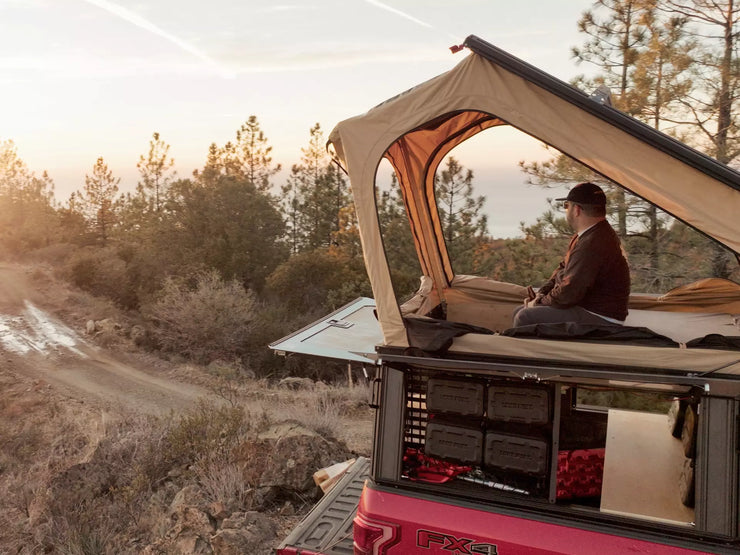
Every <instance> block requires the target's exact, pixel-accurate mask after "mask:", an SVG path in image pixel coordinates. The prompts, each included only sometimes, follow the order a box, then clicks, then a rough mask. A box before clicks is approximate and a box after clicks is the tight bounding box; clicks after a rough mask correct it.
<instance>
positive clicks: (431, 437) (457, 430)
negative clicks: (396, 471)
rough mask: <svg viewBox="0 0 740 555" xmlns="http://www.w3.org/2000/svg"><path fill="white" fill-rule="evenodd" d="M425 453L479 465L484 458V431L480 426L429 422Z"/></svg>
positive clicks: (430, 455)
mask: <svg viewBox="0 0 740 555" xmlns="http://www.w3.org/2000/svg"><path fill="white" fill-rule="evenodd" d="M424 454H426V455H427V456H429V457H437V458H439V459H445V460H451V461H455V462H459V463H464V464H473V465H479V464H480V463H481V460H482V459H483V431H482V430H481V429H479V428H469V427H463V426H457V425H453V424H448V423H443V422H429V423H428V424H427V427H426V441H425V445H424Z"/></svg>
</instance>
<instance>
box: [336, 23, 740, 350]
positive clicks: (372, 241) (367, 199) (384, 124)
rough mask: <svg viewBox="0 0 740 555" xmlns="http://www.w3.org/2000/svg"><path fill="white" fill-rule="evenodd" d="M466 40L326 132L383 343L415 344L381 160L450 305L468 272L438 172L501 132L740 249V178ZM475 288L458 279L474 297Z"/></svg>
mask: <svg viewBox="0 0 740 555" xmlns="http://www.w3.org/2000/svg"><path fill="white" fill-rule="evenodd" d="M464 44H465V46H466V47H467V48H468V49H470V50H471V52H470V53H469V54H468V55H467V56H466V57H465V58H464V59H463V60H462V61H461V62H460V63H459V64H458V65H457V66H456V67H454V68H453V69H452V70H450V71H448V72H447V73H444V74H442V75H439V76H438V77H436V78H433V79H431V80H429V81H427V82H425V83H422V84H421V85H418V86H417V87H415V88H413V89H411V90H409V91H406V92H404V93H402V94H400V95H398V96H396V97H394V98H391V99H390V100H388V101H386V102H384V103H383V104H380V105H379V106H377V107H375V108H373V109H372V110H370V111H369V112H367V113H366V114H363V115H361V116H357V117H354V118H351V119H348V120H345V121H343V122H341V123H339V124H338V125H337V126H336V127H335V128H334V130H333V131H332V132H331V134H330V137H329V144H330V147H331V148H333V150H334V153H335V156H336V158H337V159H338V161H339V162H340V163H341V164H342V165H343V167H344V168H345V169H346V170H347V172H348V174H349V177H350V181H351V183H352V190H353V194H354V199H355V207H356V211H357V218H358V223H359V228H360V237H361V240H362V245H363V251H364V253H365V262H366V266H367V270H368V275H369V277H370V281H371V284H372V288H373V294H374V297H375V301H376V304H377V313H378V319H379V322H380V327H381V330H382V333H383V338H384V344H385V345H386V346H395V347H405V346H407V345H408V340H407V335H406V329H405V327H404V323H403V320H402V315H401V309H400V307H399V306H398V303H397V301H396V299H395V296H394V293H393V289H392V285H391V276H390V271H389V268H388V265H387V261H386V258H385V254H384V250H383V245H382V238H381V232H380V228H379V223H378V218H377V213H376V203H375V175H376V171H377V168H378V165H379V163H380V161H381V159H382V158H384V157H385V158H387V159H388V160H389V161H390V163H391V165H392V166H393V168H394V170H395V172H396V175H397V177H398V180H399V184H400V186H401V191H402V194H403V197H404V202H405V204H406V208H407V212H408V216H409V222H410V225H411V230H412V235H413V237H414V241H415V243H416V250H417V253H418V256H419V261H420V263H421V268H422V272H423V273H424V275H425V276H428V278H430V279H427V280H426V283H427V287H429V288H430V289H431V291H432V293H433V294H434V295H435V296H436V298H438V299H440V300H445V299H446V297H447V296H448V295H450V294H451V293H452V292H453V289H454V288H453V287H452V286H453V285H455V284H456V283H459V281H460V280H459V279H458V278H460V276H457V277H456V276H455V275H454V273H453V270H452V267H451V265H450V260H449V257H448V254H447V250H446V247H445V244H444V239H443V237H442V233H441V225H440V221H439V217H438V213H437V209H436V203H435V198H434V174H435V172H436V170H437V167H438V165H439V164H440V163H441V161H442V160H443V158H444V157H445V156H446V155H447V154H448V153H449V152H450V151H451V150H452V149H453V148H454V147H455V146H457V145H459V144H460V143H462V142H463V141H465V140H467V139H469V138H470V137H472V136H474V135H476V134H477V133H479V132H481V131H483V130H485V129H488V128H491V127H494V126H498V125H511V126H513V127H515V128H517V129H519V130H520V131H522V132H524V133H526V134H528V135H531V136H532V137H535V138H536V139H539V140H540V141H542V142H544V143H546V144H548V145H550V146H552V147H554V148H556V149H558V150H559V151H561V152H563V153H565V154H567V155H569V156H571V157H572V158H574V159H576V160H578V161H579V162H581V163H583V164H585V165H586V166H589V167H590V168H592V169H593V170H595V171H596V172H598V173H600V174H601V175H603V176H605V177H607V178H609V179H611V180H612V181H614V182H616V183H618V184H619V185H621V186H622V187H624V188H625V189H627V190H629V191H631V192H632V193H634V194H636V195H638V196H640V197H642V198H644V199H646V200H648V201H649V202H651V203H653V204H655V205H657V206H659V207H660V208H662V209H663V210H665V211H666V212H668V213H669V214H671V215H673V216H675V217H676V218H678V219H680V220H682V221H684V222H686V223H687V224H689V225H690V226H692V227H694V228H696V229H697V230H699V231H701V232H702V233H704V234H706V235H708V236H709V237H712V238H713V239H715V240H717V241H718V242H720V243H722V244H723V245H725V246H726V247H728V248H729V249H731V250H732V251H734V252H735V253H736V254H737V253H738V252H740V234H739V233H738V227H739V225H738V220H739V219H740V216H739V215H740V174H739V173H737V172H735V171H733V170H732V169H730V168H728V167H727V166H726V165H724V164H721V163H718V162H717V161H715V160H713V159H711V158H709V157H707V156H704V155H702V154H700V153H699V152H697V151H695V150H693V149H691V148H689V147H687V146H686V145H684V144H683V143H680V142H678V141H676V140H674V139H672V138H670V137H668V136H667V135H664V134H663V133H660V132H659V131H656V130H654V129H652V128H651V127H649V126H647V125H645V124H642V123H641V122H639V121H637V120H635V119H633V118H631V117H629V116H626V115H625V114H622V113H621V112H619V111H618V110H615V109H613V108H611V107H608V106H604V105H602V104H600V103H598V102H596V101H594V100H592V99H590V98H589V97H588V96H587V95H585V94H584V93H582V92H580V91H578V90H577V89H575V88H573V87H571V86H569V85H568V84H566V83H564V82H562V81H559V80H558V79H556V78H554V77H552V76H550V75H548V74H546V73H544V72H542V71H540V70H538V69H536V68H534V67H532V66H530V65H528V64H526V63H524V62H522V61H520V60H518V59H516V58H514V57H512V56H510V55H509V54H507V53H505V52H503V51H501V50H499V49H497V48H495V47H494V46H492V45H490V44H488V43H486V42H485V41H482V40H481V39H479V38H477V37H475V36H470V37H468V38H467V39H466V41H465V43H464ZM369 253H371V255H370V256H369V255H368V254H369ZM456 280H457V281H456ZM463 281H466V280H465V279H463ZM423 283H424V280H423ZM478 285H479V284H476V282H475V281H469V280H467V281H466V283H464V284H462V286H463V287H467V288H468V289H469V290H470V291H473V294H474V291H475V288H476V287H477V286H478ZM513 287H514V289H512V290H511V294H512V295H514V296H519V297H520V298H521V296H522V295H521V294H520V292H519V291H518V290H516V289H515V288H516V286H513Z"/></svg>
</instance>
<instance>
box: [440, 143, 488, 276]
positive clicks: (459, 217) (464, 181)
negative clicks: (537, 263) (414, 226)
mask: <svg viewBox="0 0 740 555" xmlns="http://www.w3.org/2000/svg"><path fill="white" fill-rule="evenodd" d="M435 195H436V197H437V208H438V210H439V219H440V222H441V224H442V233H443V235H444V238H445V243H446V244H447V251H448V253H449V255H450V259H451V261H452V264H453V266H454V268H455V272H456V273H460V274H467V273H473V272H474V268H473V254H474V252H475V248H476V246H477V244H478V242H479V241H480V240H481V239H483V238H484V237H485V235H486V233H487V226H488V224H487V220H486V216H485V215H484V214H482V210H483V204H484V202H485V198H484V197H482V196H479V197H474V196H473V172H472V170H466V169H465V168H464V167H463V166H462V165H461V164H460V163H459V162H458V161H457V160H456V159H455V158H453V157H452V156H450V157H448V158H447V163H446V167H445V169H444V170H442V172H441V173H440V174H439V175H438V176H437V178H436V180H435Z"/></svg>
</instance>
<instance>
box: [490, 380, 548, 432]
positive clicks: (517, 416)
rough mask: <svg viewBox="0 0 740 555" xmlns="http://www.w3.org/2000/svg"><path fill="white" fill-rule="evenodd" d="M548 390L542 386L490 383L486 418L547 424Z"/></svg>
mask: <svg viewBox="0 0 740 555" xmlns="http://www.w3.org/2000/svg"><path fill="white" fill-rule="evenodd" d="M550 404H551V401H550V390H549V389H546V388H542V387H519V386H510V385H491V386H489V387H488V403H487V414H488V420H491V421H499V422H514V423H522V424H535V425H539V424H542V425H544V424H548V423H549V422H550V419H551V412H552V411H551V408H550Z"/></svg>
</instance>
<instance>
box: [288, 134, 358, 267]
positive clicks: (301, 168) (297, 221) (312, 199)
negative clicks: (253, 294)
mask: <svg viewBox="0 0 740 555" xmlns="http://www.w3.org/2000/svg"><path fill="white" fill-rule="evenodd" d="M301 152H302V154H303V155H302V156H301V162H300V163H299V164H295V165H294V166H293V167H292V168H291V174H290V176H289V178H288V180H287V182H286V184H285V186H283V188H282V192H283V201H282V209H283V214H284V216H285V218H286V220H287V233H288V242H289V244H290V245H291V252H293V253H296V252H300V251H305V250H313V249H317V248H327V247H329V245H330V244H331V241H332V234H334V233H336V232H337V231H339V229H340V228H341V221H340V213H341V211H342V210H343V209H344V208H345V207H346V206H348V205H349V204H350V203H349V194H348V186H347V180H346V178H345V177H344V175H343V174H342V173H341V172H340V170H339V169H338V168H336V167H335V166H334V165H333V164H332V162H331V160H329V157H328V155H327V153H326V149H325V146H324V136H323V132H322V131H321V126H320V125H319V124H318V123H317V124H316V125H314V126H313V127H312V128H311V130H310V137H309V143H308V146H307V147H306V148H302V149H301Z"/></svg>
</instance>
